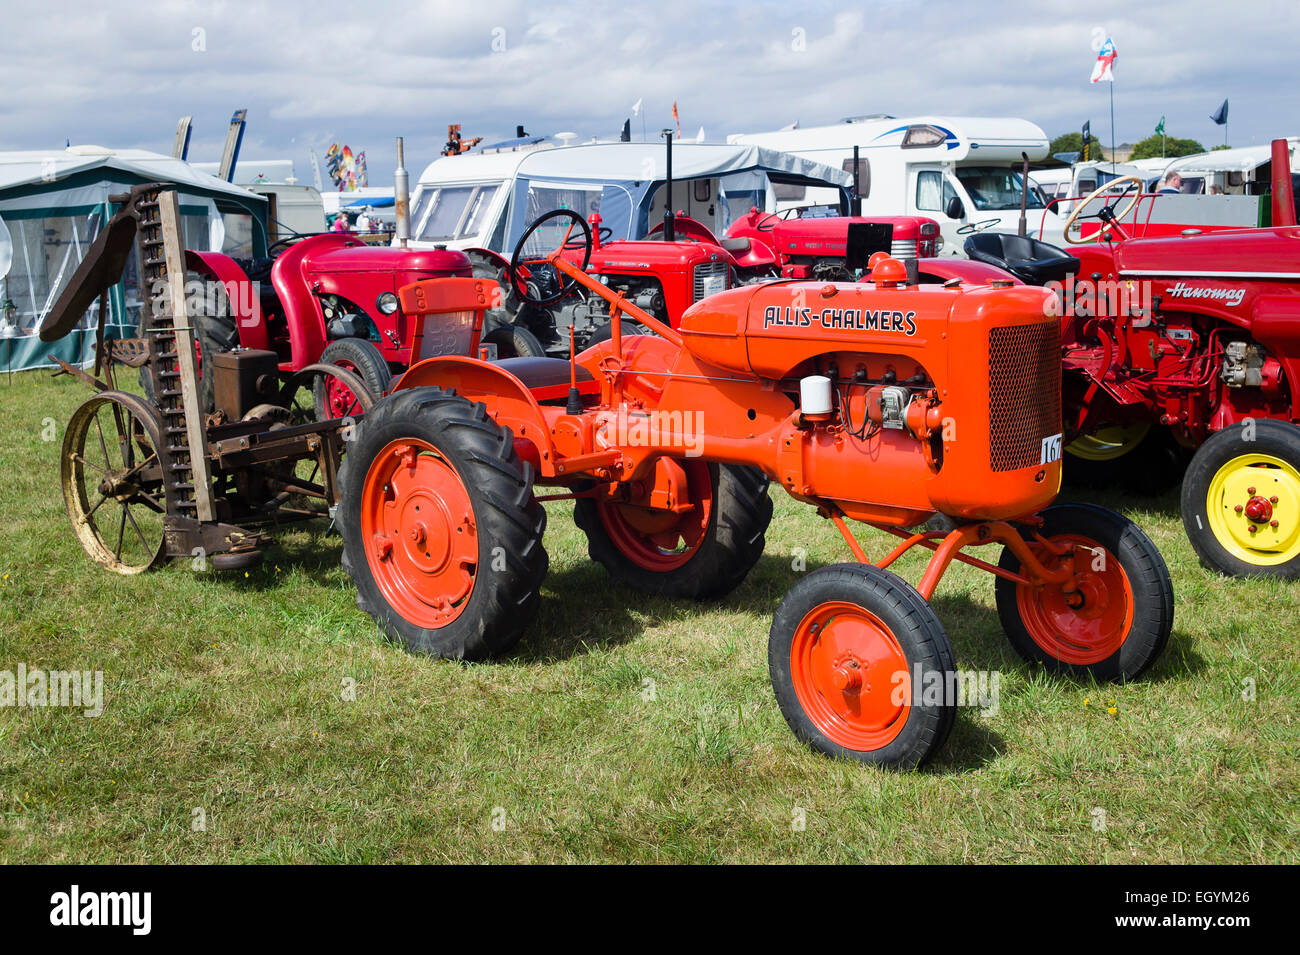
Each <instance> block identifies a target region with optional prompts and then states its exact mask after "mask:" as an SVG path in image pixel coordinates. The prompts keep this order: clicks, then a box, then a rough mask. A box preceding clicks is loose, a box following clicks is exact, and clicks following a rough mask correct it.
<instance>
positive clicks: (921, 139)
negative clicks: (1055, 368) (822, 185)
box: [727, 116, 1059, 254]
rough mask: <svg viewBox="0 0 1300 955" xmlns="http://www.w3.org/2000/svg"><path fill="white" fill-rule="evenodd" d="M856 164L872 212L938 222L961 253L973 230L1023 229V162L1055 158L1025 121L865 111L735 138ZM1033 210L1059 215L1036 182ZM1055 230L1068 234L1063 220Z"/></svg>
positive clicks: (817, 195) (796, 201)
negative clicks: (1062, 227) (845, 117)
mask: <svg viewBox="0 0 1300 955" xmlns="http://www.w3.org/2000/svg"><path fill="white" fill-rule="evenodd" d="M727 141H728V142H730V143H736V144H744V145H753V146H762V147H765V148H767V149H778V150H781V151H782V152H789V153H793V154H795V155H798V156H802V157H804V158H807V159H812V160H815V161H817V162H820V163H825V164H826V165H829V166H835V167H837V168H841V169H844V170H845V171H847V172H850V173H852V172H854V169H853V150H854V147H857V149H858V166H857V170H856V180H857V182H858V192H859V194H860V195H861V198H862V214H863V215H864V216H891V215H921V216H930V217H932V218H934V219H935V220H937V221H938V222H939V225H940V228H941V230H942V234H943V239H944V250H945V251H946V252H950V253H953V254H960V251H961V248H962V243H963V242H964V240H965V238H966V236H968V235H970V234H972V233H975V232H983V231H999V232H1015V231H1017V230H1018V228H1019V222H1020V202H1021V193H1022V189H1023V186H1022V180H1021V177H1020V171H1019V170H1020V165H1021V163H1022V162H1023V161H1024V158H1025V157H1028V159H1029V160H1030V161H1031V162H1035V161H1038V160H1041V159H1044V158H1045V157H1046V156H1047V147H1048V142H1047V137H1046V135H1044V133H1043V131H1042V130H1041V129H1039V128H1038V127H1037V126H1036V125H1034V124H1033V123H1030V122H1028V121H1026V120H1023V119H1000V118H981V117H942V116H920V117H913V118H908V119H898V118H895V117H893V116H866V117H858V118H853V119H848V120H845V121H843V122H841V123H836V124H834V125H832V126H814V127H809V128H806V129H792V130H781V131H779V132H772V133H752V134H748V133H747V134H740V135H733V136H729V137H727ZM778 196H779V198H780V200H781V207H782V208H791V207H795V206H808V205H818V204H820V203H824V202H827V201H834V200H833V197H832V193H831V192H830V191H829V190H822V189H811V188H809V189H799V188H797V187H796V188H793V189H787V190H782V191H781V192H780V193H779V194H778ZM1027 206H1028V208H1027V210H1026V216H1027V218H1028V220H1029V222H1030V223H1031V226H1030V227H1031V228H1032V227H1033V225H1034V224H1037V222H1038V220H1040V219H1042V218H1044V216H1046V217H1047V218H1050V219H1052V220H1056V219H1057V218H1058V217H1057V216H1056V214H1055V213H1052V212H1047V211H1046V210H1044V203H1043V200H1042V198H1041V197H1040V196H1039V195H1038V194H1037V191H1036V190H1034V189H1032V188H1031V189H1030V190H1029V193H1028V197H1027ZM1048 230H1049V231H1055V232H1059V227H1058V228H1056V229H1052V228H1051V224H1048Z"/></svg>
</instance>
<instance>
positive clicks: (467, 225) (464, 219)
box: [411, 182, 501, 242]
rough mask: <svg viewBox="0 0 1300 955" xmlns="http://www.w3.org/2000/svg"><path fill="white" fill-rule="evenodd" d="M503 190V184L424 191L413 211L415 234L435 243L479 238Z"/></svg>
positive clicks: (418, 197) (439, 188) (412, 221)
mask: <svg viewBox="0 0 1300 955" xmlns="http://www.w3.org/2000/svg"><path fill="white" fill-rule="evenodd" d="M500 191H501V183H500V182H488V183H483V184H481V185H468V186H434V187H432V188H429V189H421V190H420V192H419V193H418V194H417V195H416V197H415V208H414V209H413V210H412V212H411V228H412V231H413V232H414V233H415V236H416V238H418V239H423V240H428V241H434V242H438V241H443V240H447V239H463V238H466V237H468V236H475V235H478V234H479V232H480V231H482V229H483V223H484V221H485V219H486V216H487V214H488V211H489V210H490V209H491V208H492V202H493V200H495V199H496V196H497V193H499V192H500Z"/></svg>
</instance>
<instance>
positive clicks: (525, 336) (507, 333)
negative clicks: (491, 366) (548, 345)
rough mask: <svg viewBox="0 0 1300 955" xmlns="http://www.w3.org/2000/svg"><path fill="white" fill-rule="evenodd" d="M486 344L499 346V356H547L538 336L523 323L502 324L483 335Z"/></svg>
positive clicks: (499, 357)
mask: <svg viewBox="0 0 1300 955" xmlns="http://www.w3.org/2000/svg"><path fill="white" fill-rule="evenodd" d="M483 342H484V344H488V345H496V346H497V358H498V359H501V358H545V357H546V349H545V348H543V347H542V343H541V342H539V341H538V340H537V336H536V335H534V334H533V333H532V332H530V331H529V330H528V329H526V328H524V326H522V325H500V326H498V327H496V328H494V329H492V331H490V332H488V333H487V334H486V335H484V336H483Z"/></svg>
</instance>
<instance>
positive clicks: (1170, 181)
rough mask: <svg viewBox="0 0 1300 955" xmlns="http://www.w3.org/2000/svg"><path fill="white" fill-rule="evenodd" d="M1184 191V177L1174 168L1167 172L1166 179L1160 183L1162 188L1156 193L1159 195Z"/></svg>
mask: <svg viewBox="0 0 1300 955" xmlns="http://www.w3.org/2000/svg"><path fill="white" fill-rule="evenodd" d="M1182 191H1183V177H1182V176H1180V175H1178V173H1177V172H1175V171H1174V170H1172V169H1171V170H1169V171H1168V172H1167V173H1165V178H1164V180H1163V181H1162V182H1161V183H1160V190H1159V191H1158V192H1157V193H1156V195H1158V196H1170V195H1177V194H1178V193H1180V192H1182Z"/></svg>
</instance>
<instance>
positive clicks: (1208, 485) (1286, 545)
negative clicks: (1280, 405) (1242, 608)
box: [1182, 418, 1300, 580]
mask: <svg viewBox="0 0 1300 955" xmlns="http://www.w3.org/2000/svg"><path fill="white" fill-rule="evenodd" d="M1182 509H1183V527H1184V529H1185V530H1186V531H1187V537H1188V539H1189V540H1190V541H1191V542H1192V548H1193V549H1194V550H1195V551H1196V554H1197V556H1198V557H1200V558H1201V560H1202V562H1204V563H1205V565H1206V566H1208V567H1210V568H1211V569H1213V570H1217V571H1218V572H1219V573H1221V574H1226V575H1227V576H1229V577H1245V576H1250V575H1252V574H1257V575H1263V576H1269V577H1280V578H1282V579H1284V580H1292V579H1295V578H1297V577H1300V428H1297V427H1296V426H1295V425H1293V424H1291V423H1290V422H1289V421H1274V420H1271V419H1268V418H1263V419H1257V420H1254V421H1251V422H1249V423H1242V424H1236V425H1233V426H1232V427H1230V428H1224V429H1223V430H1222V431H1220V432H1219V433H1218V434H1216V435H1213V436H1212V437H1211V438H1210V439H1209V440H1208V441H1206V442H1205V443H1204V444H1203V445H1201V447H1200V449H1199V450H1198V451H1197V452H1196V456H1195V457H1193V458H1192V463H1191V465H1190V466H1189V467H1188V469H1187V476H1186V477H1185V478H1184V479H1183V496H1182Z"/></svg>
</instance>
